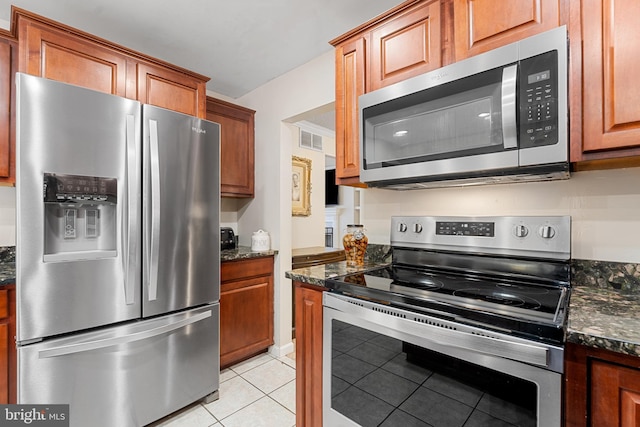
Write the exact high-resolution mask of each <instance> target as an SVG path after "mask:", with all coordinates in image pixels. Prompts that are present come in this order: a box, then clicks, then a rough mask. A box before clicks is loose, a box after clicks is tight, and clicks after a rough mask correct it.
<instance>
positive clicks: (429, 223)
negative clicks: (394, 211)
mask: <svg viewBox="0 0 640 427" xmlns="http://www.w3.org/2000/svg"><path fill="white" fill-rule="evenodd" d="M390 240H391V245H392V246H395V247H409V248H419V249H433V250H447V251H451V250H454V251H460V252H473V253H489V254H500V255H515V256H531V257H543V258H551V259H561V260H562V259H569V258H570V256H571V255H570V254H571V217H569V216H508V217H506V216H505V217H431V216H402V217H400V216H398V217H392V218H391V233H390Z"/></svg>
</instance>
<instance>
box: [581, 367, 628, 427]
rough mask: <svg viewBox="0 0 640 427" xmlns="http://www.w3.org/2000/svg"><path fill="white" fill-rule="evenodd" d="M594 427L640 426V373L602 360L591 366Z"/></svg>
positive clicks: (592, 418)
mask: <svg viewBox="0 0 640 427" xmlns="http://www.w3.org/2000/svg"><path fill="white" fill-rule="evenodd" d="M590 418H591V425H594V426H598V427H608V426H611V427H637V426H638V425H640V371H639V370H636V369H631V368H626V367H622V366H619V365H615V364H612V363H607V362H604V361H600V360H594V361H592V363H591V417H590Z"/></svg>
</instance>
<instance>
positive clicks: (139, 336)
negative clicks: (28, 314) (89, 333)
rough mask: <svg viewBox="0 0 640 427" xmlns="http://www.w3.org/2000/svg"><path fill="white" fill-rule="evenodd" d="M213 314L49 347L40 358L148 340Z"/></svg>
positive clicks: (41, 353)
mask: <svg viewBox="0 0 640 427" xmlns="http://www.w3.org/2000/svg"><path fill="white" fill-rule="evenodd" d="M211 316H212V312H211V310H207V311H204V312H202V313H198V314H196V315H195V316H192V317H189V318H187V319H182V320H180V321H178V322H175V323H171V324H169V325H164V326H160V327H158V328H154V329H149V330H147V331H142V332H138V333H135V334H131V335H123V336H120V337H114V338H107V339H102V340H96V341H90V342H83V343H79V344H71V345H63V346H60V347H54V348H49V349H46V350H40V352H39V358H40V359H45V358H48V357H57V356H65V355H68V354H74V353H82V352H85V351H91V350H98V349H101V348H105V347H112V346H115V345H120V344H129V343H132V342H136V341H141V340H146V339H149V338H153V337H156V336H158V335H162V334H166V333H169V332H171V331H175V330H176V329H180V328H184V327H185V326H188V325H191V324H194V323H196V322H199V321H201V320H204V319H207V318H209V317H211Z"/></svg>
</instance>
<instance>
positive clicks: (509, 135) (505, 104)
mask: <svg viewBox="0 0 640 427" xmlns="http://www.w3.org/2000/svg"><path fill="white" fill-rule="evenodd" d="M517 75H518V65H517V64H514V65H511V66H509V67H506V68H504V69H503V70H502V140H503V143H504V148H518V128H517V126H516V117H517V115H516V107H517V105H518V104H517V103H516V83H517Z"/></svg>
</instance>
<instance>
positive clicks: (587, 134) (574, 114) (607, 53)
mask: <svg viewBox="0 0 640 427" xmlns="http://www.w3.org/2000/svg"><path fill="white" fill-rule="evenodd" d="M577 3H579V2H575V3H574V2H571V7H572V8H574V9H573V10H572V13H571V18H572V19H571V23H570V41H571V46H570V48H571V49H570V51H571V64H572V69H571V80H570V88H571V89H572V93H571V101H570V102H571V105H572V106H574V108H573V109H572V110H571V126H572V133H571V148H572V151H571V161H572V162H583V163H582V164H584V165H586V167H587V168H591V167H596V168H598V167H616V166H627V165H631V166H637V165H638V164H640V103H639V102H638V99H640V85H639V84H638V83H637V80H638V79H637V74H638V68H640V29H639V27H638V20H637V16H639V15H640V3H638V2H637V1H633V0H623V1H613V0H583V1H582V2H581V6H582V7H581V8H580V7H579V6H580V4H577ZM580 103H582V108H575V106H578V107H579V106H580ZM578 166H580V164H579V165H578Z"/></svg>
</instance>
